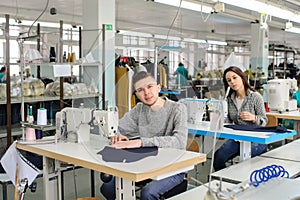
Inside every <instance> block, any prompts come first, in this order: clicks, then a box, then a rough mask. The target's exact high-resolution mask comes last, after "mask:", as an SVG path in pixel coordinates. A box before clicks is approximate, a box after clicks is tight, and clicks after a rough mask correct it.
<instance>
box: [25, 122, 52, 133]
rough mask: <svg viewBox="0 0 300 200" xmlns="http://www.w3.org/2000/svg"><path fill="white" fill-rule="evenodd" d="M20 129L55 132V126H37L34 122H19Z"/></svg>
mask: <svg viewBox="0 0 300 200" xmlns="http://www.w3.org/2000/svg"><path fill="white" fill-rule="evenodd" d="M21 125H22V127H29V128H34V129H38V130H42V131H52V130H55V128H56V127H55V124H50V123H49V124H47V125H37V124H36V122H33V123H29V122H21Z"/></svg>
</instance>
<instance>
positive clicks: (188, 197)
mask: <svg viewBox="0 0 300 200" xmlns="http://www.w3.org/2000/svg"><path fill="white" fill-rule="evenodd" d="M208 186H209V183H205V184H204V185H201V186H197V187H195V188H193V189H190V190H188V191H186V192H183V193H180V194H178V195H176V196H174V197H171V198H169V199H168V200H194V199H203V198H204V196H205V195H206V193H207V191H208V188H207V187H208ZM234 186H235V184H233V183H228V182H225V181H223V182H222V190H224V189H227V188H232V187H234ZM219 187H220V181H218V180H212V181H211V183H210V188H211V189H212V190H213V191H214V190H218V189H219Z"/></svg>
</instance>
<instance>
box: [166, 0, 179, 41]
mask: <svg viewBox="0 0 300 200" xmlns="http://www.w3.org/2000/svg"><path fill="white" fill-rule="evenodd" d="M181 3H182V0H180V2H179V5H178V7H177V11H176V14H175V17H174V18H173V20H172V23H171V25H170V26H169V29H168V32H167V39H166V42H165V44H164V45H162V46H165V45H166V44H167V43H168V41H169V34H170V31H171V30H172V28H173V26H174V23H175V21H176V19H177V17H178V15H179V12H180V10H181Z"/></svg>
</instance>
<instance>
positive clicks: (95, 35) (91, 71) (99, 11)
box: [82, 0, 116, 107]
mask: <svg viewBox="0 0 300 200" xmlns="http://www.w3.org/2000/svg"><path fill="white" fill-rule="evenodd" d="M82 21H83V29H82V48H83V51H82V52H83V57H85V56H86V55H87V53H89V51H91V53H92V55H93V57H94V59H95V60H96V61H97V62H99V65H98V66H84V67H83V73H84V75H83V76H84V78H83V80H84V82H85V83H86V84H88V85H89V84H90V83H91V81H92V80H94V81H95V82H96V83H97V84H98V86H99V92H100V93H102V92H101V91H102V73H103V70H102V51H103V50H104V51H105V80H106V81H105V101H107V102H108V106H109V107H111V106H115V105H116V102H115V1H114V0H113V1H107V0H89V1H85V2H84V4H83V20H82ZM102 24H107V25H111V26H107V27H106V31H105V38H106V39H105V49H102V30H101V29H102ZM110 27H111V29H110ZM100 101H102V99H101V98H100ZM99 105H101V104H99Z"/></svg>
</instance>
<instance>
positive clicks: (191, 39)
mask: <svg viewBox="0 0 300 200" xmlns="http://www.w3.org/2000/svg"><path fill="white" fill-rule="evenodd" d="M183 41H184V42H195V43H201V44H203V43H204V44H206V40H200V39H193V38H183Z"/></svg>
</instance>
